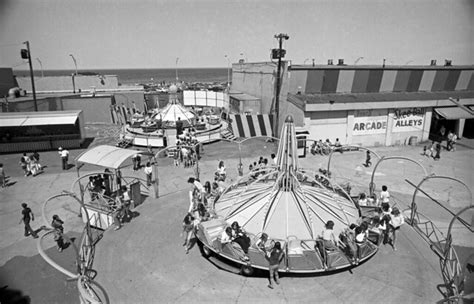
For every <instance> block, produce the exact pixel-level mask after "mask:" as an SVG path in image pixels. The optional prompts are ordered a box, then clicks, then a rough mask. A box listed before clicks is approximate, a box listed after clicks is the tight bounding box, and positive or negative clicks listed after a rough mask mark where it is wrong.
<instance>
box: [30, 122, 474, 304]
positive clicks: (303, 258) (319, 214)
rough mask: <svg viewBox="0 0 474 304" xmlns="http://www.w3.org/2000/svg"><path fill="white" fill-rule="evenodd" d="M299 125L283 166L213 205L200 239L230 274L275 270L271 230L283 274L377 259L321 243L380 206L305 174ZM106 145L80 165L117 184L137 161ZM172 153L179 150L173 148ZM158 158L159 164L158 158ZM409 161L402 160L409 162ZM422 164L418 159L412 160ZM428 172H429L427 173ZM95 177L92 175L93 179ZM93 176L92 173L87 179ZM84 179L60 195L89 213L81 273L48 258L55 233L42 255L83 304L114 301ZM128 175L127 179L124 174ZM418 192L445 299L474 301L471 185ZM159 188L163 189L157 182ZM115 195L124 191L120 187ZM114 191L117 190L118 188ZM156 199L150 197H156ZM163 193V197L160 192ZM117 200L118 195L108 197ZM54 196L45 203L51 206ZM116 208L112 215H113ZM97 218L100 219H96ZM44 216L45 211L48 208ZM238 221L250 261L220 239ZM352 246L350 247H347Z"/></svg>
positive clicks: (367, 249)
mask: <svg viewBox="0 0 474 304" xmlns="http://www.w3.org/2000/svg"><path fill="white" fill-rule="evenodd" d="M297 141H298V140H297V137H296V132H295V126H294V123H293V120H292V118H291V117H288V118H287V119H286V121H285V123H284V126H283V128H282V132H281V136H280V141H279V144H278V152H277V156H276V163H275V164H274V165H270V166H267V167H264V168H259V169H254V170H253V171H250V172H249V173H248V174H246V175H243V176H240V177H239V178H238V179H237V180H236V181H235V182H234V183H232V184H231V185H230V186H228V187H227V188H226V189H225V190H224V192H223V193H222V194H221V195H220V197H218V198H217V199H216V200H215V201H213V202H212V204H211V206H210V212H211V214H213V216H212V219H210V220H208V221H203V222H201V223H199V225H198V227H197V230H196V237H197V239H198V241H199V245H200V249H201V252H202V254H203V256H204V257H206V258H208V259H209V260H210V261H211V262H213V263H216V264H220V265H227V266H225V267H222V268H225V269H228V270H236V272H238V273H241V274H243V275H252V274H253V273H254V270H261V271H266V270H268V262H267V260H266V259H265V256H264V254H263V253H262V252H261V251H259V250H258V249H257V247H256V246H255V242H256V241H257V240H258V239H259V237H260V236H261V235H262V234H263V233H265V234H267V235H268V246H269V247H271V246H272V244H274V243H275V242H280V243H281V244H282V248H283V250H284V252H285V258H284V259H283V260H282V261H281V263H280V266H279V271H280V272H284V273H288V274H298V273H304V274H319V275H321V274H323V275H324V274H330V273H334V272H335V271H343V270H345V269H347V270H350V269H352V268H354V267H364V265H363V262H364V261H367V260H369V259H371V258H372V257H373V256H374V255H375V254H376V253H377V251H378V249H379V248H378V245H377V244H378V242H377V240H376V239H373V238H369V241H367V242H365V243H363V244H358V245H357V255H358V260H355V259H353V257H352V256H351V255H350V254H349V253H348V252H347V251H346V250H344V249H343V248H342V249H339V248H338V249H337V250H327V248H325V246H324V243H322V242H320V240H319V239H318V235H319V234H320V232H321V231H322V230H323V229H324V226H325V224H326V223H327V221H329V220H331V221H333V222H334V223H335V225H334V234H335V235H336V236H339V235H343V234H344V233H346V232H347V229H348V228H349V227H350V225H351V224H356V225H359V224H361V223H362V222H363V221H365V220H366V219H367V218H368V217H370V216H371V214H373V213H374V212H375V207H372V208H369V207H364V208H361V207H360V206H358V204H357V203H356V201H355V200H354V198H352V197H351V196H350V194H349V193H348V192H347V191H346V190H345V188H344V187H341V186H340V185H338V184H337V183H336V182H335V180H334V179H333V178H331V177H329V176H330V175H329V174H327V176H322V175H320V174H318V173H316V172H312V171H310V170H306V169H303V168H302V167H301V166H300V164H299V161H298V151H297V149H298V142H297ZM113 148H114V149H113V151H112V148H102V149H104V150H103V151H108V152H104V153H102V152H100V151H95V152H94V153H89V154H87V151H86V153H85V154H83V155H81V156H80V157H79V158H78V159H77V160H78V161H79V163H81V162H82V163H88V164H94V165H99V166H100V165H101V164H102V165H103V166H104V167H106V168H111V169H113V170H111V171H110V175H111V177H112V180H114V181H116V180H117V170H120V168H122V167H121V166H123V163H124V161H125V160H126V159H127V158H129V157H130V155H131V154H130V153H131V152H136V151H130V150H126V149H120V148H116V147H113ZM169 148H171V147H169ZM156 156H157V155H155V156H150V157H152V158H153V159H154V160H155V161H156V160H157V159H158V158H157V157H156ZM331 158H332V153H331V154H330V155H329V161H328V170H327V171H328V172H331V167H330V163H331V161H330V160H331ZM401 158H402V157H398V159H401ZM390 159H397V157H380V158H379V160H378V162H377V163H376V164H375V165H374V169H373V173H372V180H371V183H370V185H369V192H373V191H374V176H375V175H376V174H375V171H376V170H377V168H378V166H379V165H380V164H381V163H383V162H384V161H388V160H390ZM403 159H405V160H408V161H412V162H414V163H416V164H417V165H420V166H421V164H419V163H418V162H416V161H414V160H410V159H406V158H403ZM423 170H424V168H423ZM89 175H90V174H89ZM87 176H88V175H87ZM87 176H80V177H79V178H78V180H77V181H76V182H75V183H74V184H73V187H72V188H71V190H70V191H68V192H64V193H61V194H59V195H57V196H55V197H64V198H70V197H73V198H74V200H75V201H77V202H78V205H79V206H80V209H81V214H82V217H83V219H84V222H85V227H84V231H83V236H82V238H81V243H80V245H79V246H78V247H74V248H75V250H76V256H77V260H76V263H77V271H76V272H71V271H68V270H66V269H63V268H62V267H61V266H59V265H58V264H57V263H55V262H54V261H53V260H52V259H51V258H50V257H48V256H47V255H46V253H45V250H44V249H43V241H42V240H43V238H44V237H45V236H46V235H48V234H50V233H52V232H47V233H46V234H44V235H43V236H42V237H40V239H39V240H38V250H39V252H40V254H41V256H42V257H43V258H44V259H45V260H46V261H47V262H48V263H50V264H51V265H52V266H53V267H55V268H57V269H58V270H60V271H62V272H63V273H64V274H65V275H67V276H68V277H69V278H70V279H73V280H77V281H78V289H79V292H80V296H79V297H80V300H81V303H108V302H109V300H108V296H107V293H106V291H105V290H104V289H103V288H102V287H101V286H100V285H99V284H98V283H97V282H95V281H94V277H95V275H94V271H93V270H92V268H91V266H92V261H93V259H94V252H95V249H94V248H95V245H96V243H97V242H98V240H99V239H100V236H99V237H98V236H97V235H94V233H93V231H94V229H93V227H92V226H93V225H92V224H94V225H95V226H97V218H95V219H94V217H97V216H99V217H100V215H97V214H99V213H100V212H97V209H94V208H93V207H91V205H93V203H92V202H91V201H90V200H89V197H88V195H87V194H86V192H85V190H84V186H83V183H84V182H83V180H85V178H84V177H87ZM120 177H121V176H120ZM430 179H449V180H450V181H452V182H455V183H458V184H460V185H462V186H464V187H465V188H466V190H467V192H468V193H469V195H470V203H468V204H467V207H465V208H462V209H461V210H459V211H458V212H457V213H454V212H452V211H450V210H449V209H448V208H446V207H444V206H443V204H442V203H441V202H439V201H437V200H436V199H435V198H433V197H431V196H430V194H429V193H427V192H426V191H425V190H424V189H423V188H422V186H423V184H424V183H425V182H426V181H427V180H430ZM121 181H122V182H125V183H126V184H128V185H132V184H134V185H140V186H136V187H137V191H139V192H143V191H149V190H148V188H147V187H146V186H145V184H143V181H141V180H140V179H138V178H133V177H132V178H130V179H128V180H127V178H122V179H121ZM407 182H409V183H410V184H412V185H413V186H414V187H415V191H414V194H413V199H412V202H411V206H410V208H409V209H406V210H403V212H402V214H404V215H405V217H406V220H407V223H408V224H409V225H410V226H412V227H413V229H414V230H415V231H416V232H417V233H418V234H420V235H421V236H422V238H423V239H424V240H425V241H426V242H427V243H428V244H429V246H430V248H431V249H432V250H433V252H434V253H435V254H436V255H437V256H438V258H439V262H440V268H441V274H442V277H443V280H444V285H443V286H441V287H440V288H439V290H440V292H441V294H442V295H443V297H444V301H445V302H450V303H461V302H463V301H464V300H467V299H471V300H472V297H473V292H474V290H473V286H467V285H466V284H467V282H466V278H467V270H466V268H467V267H466V265H465V262H464V261H460V259H459V258H458V256H457V254H456V251H455V250H454V247H453V244H452V235H451V229H452V227H453V224H454V223H455V222H457V223H460V224H461V225H462V226H463V227H465V228H466V229H468V230H469V231H470V232H473V231H474V230H473V223H469V222H468V221H466V220H465V219H463V218H462V217H461V215H462V214H464V213H465V212H472V211H473V209H474V205H473V204H472V194H471V190H470V189H469V187H467V186H466V185H465V184H464V183H462V182H461V181H459V180H456V179H454V178H450V177H443V176H433V175H427V174H426V170H424V176H423V178H422V180H421V182H419V183H417V184H415V183H412V182H410V181H407ZM154 186H156V185H154ZM114 187H115V188H113V189H112V190H114V189H116V190H118V189H119V188H118V186H114ZM112 192H113V191H112ZM419 192H421V193H424V194H425V195H426V196H427V197H428V198H429V199H431V201H432V202H433V203H435V204H438V205H440V206H441V207H442V208H444V209H446V211H447V212H448V213H449V214H451V215H452V220H451V223H450V225H449V229H448V232H447V234H446V235H443V233H441V232H440V230H439V229H438V228H437V227H436V225H435V224H434V223H433V222H432V221H431V220H430V219H428V218H427V217H426V216H424V215H423V214H421V213H420V212H419V210H418V207H417V193H419ZM148 194H149V192H148ZM156 194H157V192H156ZM101 199H103V200H105V201H106V202H107V201H111V200H113V193H112V194H111V195H110V197H104V198H101ZM49 200H50V199H48V200H47V201H46V202H45V203H44V205H46V204H47V203H48V201H49ZM111 208H112V207H110V209H107V210H108V211H107V212H112V209H111ZM94 212H95V213H94ZM94 214H95V215H94ZM43 215H44V208H43ZM233 222H238V223H239V224H240V226H241V227H242V228H243V229H244V230H245V231H246V233H247V235H248V236H249V237H250V240H251V242H250V247H249V249H248V253H247V254H246V255H247V259H242V252H241V249H239V248H237V247H236V246H235V245H232V244H222V243H221V241H220V237H219V236H220V235H221V234H222V232H223V231H224V230H225V228H226V227H228V226H230V225H231V224H232V223H233ZM341 247H344V246H341Z"/></svg>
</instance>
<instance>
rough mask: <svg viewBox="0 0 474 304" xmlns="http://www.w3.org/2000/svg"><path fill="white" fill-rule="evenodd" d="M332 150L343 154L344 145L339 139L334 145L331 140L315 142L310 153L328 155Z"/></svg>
mask: <svg viewBox="0 0 474 304" xmlns="http://www.w3.org/2000/svg"><path fill="white" fill-rule="evenodd" d="M332 150H335V151H339V152H341V153H343V150H342V144H341V142H340V141H339V138H336V141H335V142H334V144H332V143H331V141H330V140H329V138H326V140H325V141H324V142H323V140H322V139H320V140H318V141H314V142H313V144H312V145H311V148H310V152H311V154H313V155H315V154H320V155H328V154H329V153H331V151H332Z"/></svg>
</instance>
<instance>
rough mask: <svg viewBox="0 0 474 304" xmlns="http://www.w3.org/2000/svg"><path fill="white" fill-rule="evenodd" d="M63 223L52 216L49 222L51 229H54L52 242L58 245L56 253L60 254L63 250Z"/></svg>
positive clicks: (56, 216)
mask: <svg viewBox="0 0 474 304" xmlns="http://www.w3.org/2000/svg"><path fill="white" fill-rule="evenodd" d="M63 224H64V222H63V221H62V220H61V219H60V218H59V216H58V215H56V214H55V215H53V221H52V222H51V227H53V229H54V240H55V241H56V244H57V245H58V251H59V252H61V251H63V249H64V246H65V244H64V239H63V233H64V227H63Z"/></svg>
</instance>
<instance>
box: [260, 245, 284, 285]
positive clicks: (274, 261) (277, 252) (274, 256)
mask: <svg viewBox="0 0 474 304" xmlns="http://www.w3.org/2000/svg"><path fill="white" fill-rule="evenodd" d="M284 254H285V253H284V252H283V250H281V244H280V242H275V246H273V249H272V250H271V251H270V253H269V254H268V255H266V256H265V258H266V259H267V260H268V262H269V263H270V266H269V267H268V270H269V272H270V277H269V278H268V279H269V284H268V288H271V289H273V284H272V280H273V279H274V280H275V283H276V284H277V285H278V284H280V280H279V279H280V277H279V275H278V268H279V267H280V262H281V260H282V259H283V256H284Z"/></svg>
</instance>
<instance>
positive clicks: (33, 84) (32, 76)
mask: <svg viewBox="0 0 474 304" xmlns="http://www.w3.org/2000/svg"><path fill="white" fill-rule="evenodd" d="M23 44H26V54H27V56H28V57H23V50H22V51H21V52H22V58H23V59H28V64H29V66H30V78H31V90H32V91H33V101H34V104H35V111H36V112H38V102H37V101H36V89H35V76H34V75H33V64H32V63H31V51H30V42H29V41H25V42H23Z"/></svg>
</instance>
